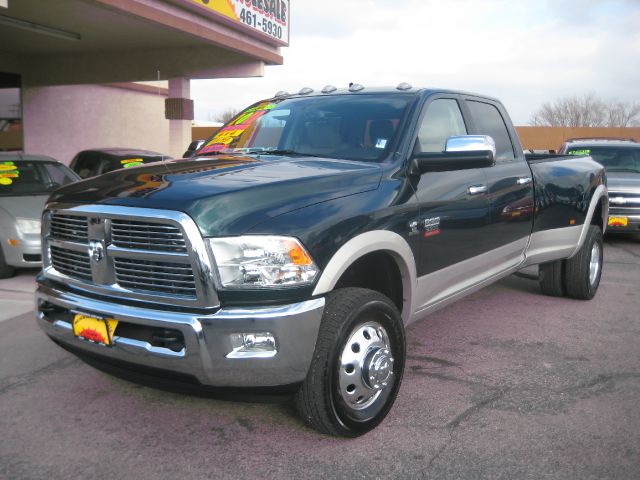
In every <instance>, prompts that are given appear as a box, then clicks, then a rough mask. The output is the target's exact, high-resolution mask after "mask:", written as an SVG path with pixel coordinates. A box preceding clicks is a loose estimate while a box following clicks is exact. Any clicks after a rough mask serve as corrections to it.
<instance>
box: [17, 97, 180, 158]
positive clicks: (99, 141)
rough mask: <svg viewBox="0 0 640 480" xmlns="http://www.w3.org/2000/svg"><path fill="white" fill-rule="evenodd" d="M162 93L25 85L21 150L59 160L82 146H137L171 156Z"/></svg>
mask: <svg viewBox="0 0 640 480" xmlns="http://www.w3.org/2000/svg"><path fill="white" fill-rule="evenodd" d="M165 98H166V95H163V94H161V93H158V94H153V93H144V92H138V91H131V90H125V89H122V88H114V87H109V86H102V85H70V86H56V87H25V88H23V90H22V105H23V121H24V151H25V153H32V154H44V155H50V156H52V157H54V158H56V159H57V160H60V161H61V162H63V163H65V164H69V162H70V161H71V159H72V158H73V157H74V155H75V154H76V153H77V152H79V151H80V150H85V149H88V148H100V147H129V148H142V149H147V150H154V151H157V152H161V153H165V154H167V155H171V152H170V151H169V120H166V119H165V118H164V100H165ZM186 147H187V145H184V149H186ZM180 153H181V152H180ZM178 155H179V154H178ZM174 156H175V155H174Z"/></svg>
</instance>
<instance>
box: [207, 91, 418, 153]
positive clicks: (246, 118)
mask: <svg viewBox="0 0 640 480" xmlns="http://www.w3.org/2000/svg"><path fill="white" fill-rule="evenodd" d="M412 98H413V96H409V95H400V94H395V95H335V96H322V97H308V98H292V99H274V100H268V101H264V102H260V103H257V104H255V105H253V106H251V107H250V108H248V109H246V110H244V111H243V112H241V113H240V114H239V115H237V116H236V117H235V118H234V119H233V120H231V121H230V122H229V123H227V124H226V125H225V126H224V127H222V128H221V129H220V130H218V132H217V133H216V134H215V135H214V136H213V137H212V138H210V139H209V140H208V141H207V142H206V143H205V145H204V146H203V147H202V148H201V149H200V150H199V151H198V153H197V154H198V155H212V154H218V153H243V154H247V153H254V154H273V155H293V156H295V155H299V156H318V157H329V158H344V159H350V160H364V161H377V160H381V159H382V158H384V157H386V155H387V154H388V153H389V151H390V148H391V145H392V144H393V141H394V139H395V137H396V133H397V131H398V125H399V124H400V121H401V120H402V119H403V117H404V115H405V112H406V110H407V106H408V105H409V102H410V101H411V99H412Z"/></svg>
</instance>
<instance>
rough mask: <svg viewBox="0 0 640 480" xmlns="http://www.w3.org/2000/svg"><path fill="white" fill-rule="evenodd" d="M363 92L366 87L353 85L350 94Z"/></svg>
mask: <svg viewBox="0 0 640 480" xmlns="http://www.w3.org/2000/svg"><path fill="white" fill-rule="evenodd" d="M362 90H364V86H363V85H360V84H359V83H352V84H350V85H349V91H350V92H360V91H362Z"/></svg>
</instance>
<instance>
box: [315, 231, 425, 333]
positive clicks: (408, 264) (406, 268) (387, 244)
mask: <svg viewBox="0 0 640 480" xmlns="http://www.w3.org/2000/svg"><path fill="white" fill-rule="evenodd" d="M380 251H383V252H388V253H389V254H391V256H392V257H393V259H394V260H395V262H396V264H397V266H398V270H399V271H400V277H401V278H402V320H403V322H404V323H405V325H406V324H407V322H408V320H409V319H410V318H411V313H412V312H413V301H414V295H413V293H414V290H415V287H416V285H417V273H416V261H415V258H414V256H413V252H412V251H411V247H409V244H408V243H407V241H406V240H405V239H404V238H402V237H401V236H400V235H398V234H397V233H395V232H390V231H388V230H372V231H370V232H366V233H362V234H360V235H357V236H355V237H354V238H352V239H351V240H349V241H348V242H347V243H345V244H344V245H343V246H342V247H340V248H339V249H338V251H337V252H335V253H334V254H333V256H332V257H331V260H329V263H328V264H327V266H326V267H325V268H324V270H323V271H322V274H321V275H320V279H319V280H318V283H317V284H316V287H315V289H314V290H313V295H314V296H316V295H323V294H325V293H328V292H330V291H332V290H333V289H334V288H335V286H336V283H338V280H339V279H340V277H341V276H342V275H343V274H344V272H346V271H347V269H348V268H349V267H350V266H351V265H352V264H353V263H354V262H355V261H356V260H358V259H359V258H361V257H363V256H364V255H367V254H368V253H373V252H380Z"/></svg>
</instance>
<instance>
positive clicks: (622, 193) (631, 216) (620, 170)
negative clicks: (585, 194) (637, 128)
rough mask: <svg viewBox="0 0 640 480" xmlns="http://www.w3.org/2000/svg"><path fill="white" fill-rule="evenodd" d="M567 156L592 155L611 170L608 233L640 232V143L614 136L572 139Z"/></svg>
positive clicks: (569, 141) (563, 151) (564, 149)
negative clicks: (614, 137) (613, 137)
mask: <svg viewBox="0 0 640 480" xmlns="http://www.w3.org/2000/svg"><path fill="white" fill-rule="evenodd" d="M560 153H563V154H567V155H590V156H591V158H593V159H594V160H595V161H596V162H598V163H600V164H602V165H603V166H604V168H605V171H606V172H607V184H608V189H609V221H608V224H609V226H608V227H607V231H608V232H617V233H640V143H637V142H636V141H635V140H620V139H612V138H592V139H588V138H581V139H572V140H568V141H567V142H566V143H565V144H564V145H563V146H562V148H561V149H560Z"/></svg>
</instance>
